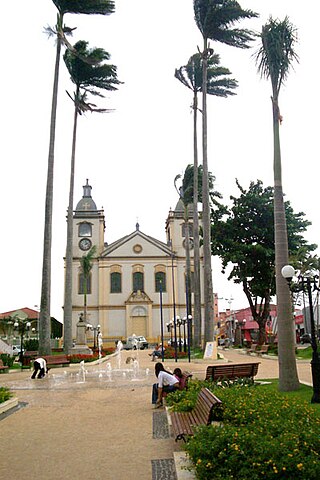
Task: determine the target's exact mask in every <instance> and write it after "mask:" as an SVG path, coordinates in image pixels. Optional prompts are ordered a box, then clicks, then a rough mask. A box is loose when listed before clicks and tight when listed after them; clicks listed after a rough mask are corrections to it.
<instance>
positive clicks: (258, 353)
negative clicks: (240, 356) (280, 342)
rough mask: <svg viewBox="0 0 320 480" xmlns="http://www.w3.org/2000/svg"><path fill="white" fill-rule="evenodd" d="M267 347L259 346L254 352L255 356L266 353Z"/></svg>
mask: <svg viewBox="0 0 320 480" xmlns="http://www.w3.org/2000/svg"><path fill="white" fill-rule="evenodd" d="M268 349H269V345H261V347H260V348H259V350H257V351H256V353H257V355H262V354H263V353H268Z"/></svg>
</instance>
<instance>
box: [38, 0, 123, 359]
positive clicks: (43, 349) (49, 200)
mask: <svg viewBox="0 0 320 480" xmlns="http://www.w3.org/2000/svg"><path fill="white" fill-rule="evenodd" d="M52 1H53V3H54V4H55V6H56V8H57V10H58V15H57V24H56V26H55V28H54V29H51V28H48V29H47V31H48V32H49V34H54V35H55V36H56V37H57V47H56V61H55V70H54V81H53V92H52V104H51V119H50V139H49V153H48V170H47V186H46V200H45V220H44V238H43V261H42V282H41V303H40V315H39V353H40V354H41V355H46V354H50V352H51V346H50V300H51V298H50V297H51V244H52V241H51V238H52V205H53V172H54V146H55V132H56V113H57V100H58V83H59V67H60V55H61V47H62V44H63V43H67V41H66V35H67V34H70V33H71V32H72V30H73V29H71V28H69V27H66V26H65V25H64V24H63V19H64V15H65V14H66V13H71V14H86V15H109V14H111V13H112V12H114V8H115V7H114V1H113V0H83V1H81V2H79V0H52Z"/></svg>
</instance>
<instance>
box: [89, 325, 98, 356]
mask: <svg viewBox="0 0 320 480" xmlns="http://www.w3.org/2000/svg"><path fill="white" fill-rule="evenodd" d="M87 330H91V331H92V332H93V350H94V351H96V349H97V338H98V335H99V333H100V325H97V326H93V325H91V324H90V323H88V324H87Z"/></svg>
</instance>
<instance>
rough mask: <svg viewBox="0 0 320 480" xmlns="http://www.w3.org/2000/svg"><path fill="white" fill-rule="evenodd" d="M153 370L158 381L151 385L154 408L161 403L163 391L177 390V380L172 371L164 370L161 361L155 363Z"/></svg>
mask: <svg viewBox="0 0 320 480" xmlns="http://www.w3.org/2000/svg"><path fill="white" fill-rule="evenodd" d="M154 371H155V375H156V377H157V379H158V383H154V384H153V386H152V403H153V405H155V408H159V407H161V406H162V405H163V403H162V399H163V394H164V393H170V392H174V391H176V390H179V380H178V379H177V377H175V376H174V375H172V373H170V372H168V371H167V370H165V369H164V366H163V364H162V363H156V365H155V366H154Z"/></svg>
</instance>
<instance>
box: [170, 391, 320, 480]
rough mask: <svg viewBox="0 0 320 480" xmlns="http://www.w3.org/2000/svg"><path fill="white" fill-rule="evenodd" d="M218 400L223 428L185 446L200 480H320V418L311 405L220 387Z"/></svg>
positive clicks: (266, 393)
mask: <svg viewBox="0 0 320 480" xmlns="http://www.w3.org/2000/svg"><path fill="white" fill-rule="evenodd" d="M215 388H217V387H216V386H214V385H211V389H215ZM215 393H217V392H215ZM187 394H189V392H187ZM217 396H218V397H219V398H220V399H221V400H222V401H223V406H224V408H223V424H221V425H220V426H214V425H210V426H209V427H201V428H199V429H198V430H197V433H196V435H195V436H194V437H193V438H191V439H190V440H189V442H188V443H187V444H186V447H185V448H186V450H187V452H188V454H189V456H190V458H191V460H192V462H193V464H194V466H195V469H196V473H197V478H199V479H200V480H210V479H224V480H229V479H238V480H241V479H242V480H244V479H247V478H250V479H252V480H258V479H260V478H264V479H269V478H277V477H278V478H281V479H292V478H294V479H305V478H308V479H311V480H316V479H317V478H320V462H319V452H320V415H319V412H317V410H315V409H314V408H313V407H312V406H310V405H309V404H308V403H307V402H304V401H301V400H299V399H297V398H293V397H290V398H288V397H285V396H283V395H280V394H279V393H275V392H270V391H268V390H267V389H265V388H263V387H261V386H256V387H250V388H249V387H243V386H233V387H231V388H220V389H219V392H218V393H217ZM168 398H169V397H168ZM184 401H186V400H184Z"/></svg>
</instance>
